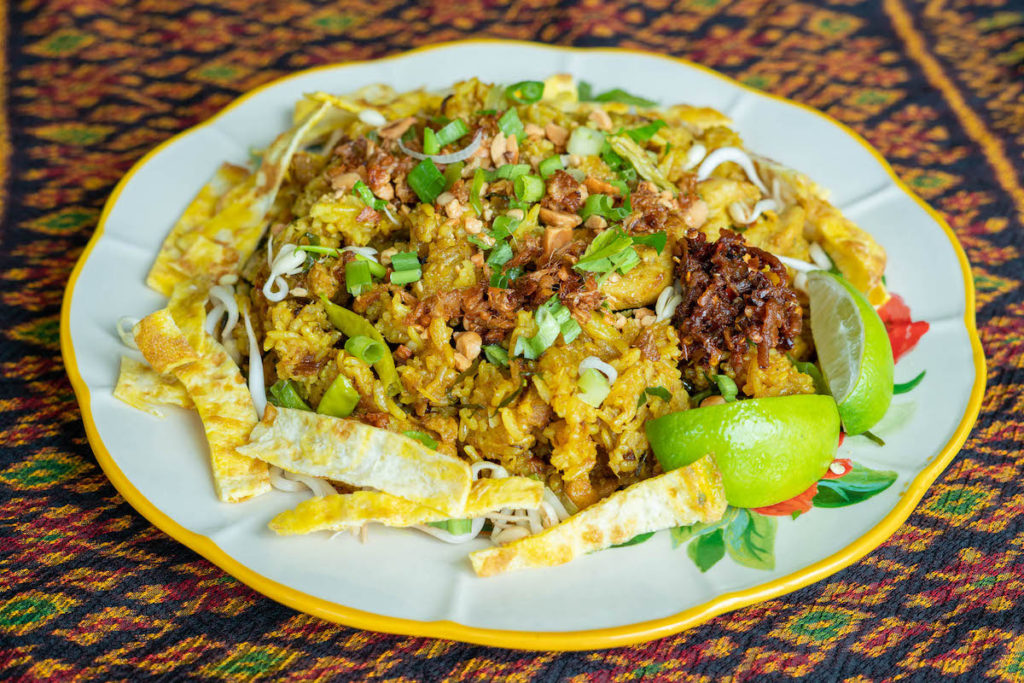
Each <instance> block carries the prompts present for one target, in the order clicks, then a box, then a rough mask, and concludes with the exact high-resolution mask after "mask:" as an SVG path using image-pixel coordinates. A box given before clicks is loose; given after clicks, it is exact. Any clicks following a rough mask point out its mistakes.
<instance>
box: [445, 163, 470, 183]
mask: <svg viewBox="0 0 1024 683" xmlns="http://www.w3.org/2000/svg"><path fill="white" fill-rule="evenodd" d="M465 166H466V162H464V161H456V162H455V163H454V164H448V166H446V167H445V169H444V183H445V185H444V187H445V189H446V190H450V189H451V187H452V185H454V184H455V182H456V181H457V180H459V179H460V178H462V169H463V168H464V167H465Z"/></svg>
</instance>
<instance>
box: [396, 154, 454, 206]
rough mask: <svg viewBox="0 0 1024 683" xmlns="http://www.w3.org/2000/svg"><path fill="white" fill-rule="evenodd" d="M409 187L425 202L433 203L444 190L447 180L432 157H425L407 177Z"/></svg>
mask: <svg viewBox="0 0 1024 683" xmlns="http://www.w3.org/2000/svg"><path fill="white" fill-rule="evenodd" d="M406 182H408V183H409V187H411V188H412V191H413V192H415V193H416V196H417V197H419V198H420V201H421V202H424V203H425V204H433V203H434V200H435V199H437V196H438V195H439V194H441V193H442V192H444V189H445V186H446V185H447V182H446V181H445V177H444V175H442V174H441V172H440V171H439V170H437V166H435V165H434V162H433V161H431V160H430V159H424V160H423V161H421V162H420V163H418V164H416V167H415V168H414V169H412V170H411V171H410V172H409V175H408V176H407V177H406Z"/></svg>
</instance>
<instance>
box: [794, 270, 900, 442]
mask: <svg viewBox="0 0 1024 683" xmlns="http://www.w3.org/2000/svg"><path fill="white" fill-rule="evenodd" d="M807 293H808V296H809V297H810V300H811V333H812V334H813V335H814V345H815V347H817V350H818V361H819V362H820V363H821V370H822V373H823V374H824V375H825V381H826V382H828V387H829V391H831V392H832V396H833V397H834V398H835V400H836V403H837V404H838V405H839V417H840V418H842V421H843V428H844V429H845V430H846V433H847V434H861V433H863V432H866V431H867V430H869V429H871V428H872V427H874V426H875V424H877V423H878V421H879V420H881V419H882V417H883V416H884V415H885V412H886V411H887V410H888V409H889V403H890V402H892V375H893V360H892V347H891V346H890V345H889V336H888V335H887V334H886V332H885V325H884V324H883V323H882V319H881V318H879V317H878V313H876V312H875V309H874V308H873V307H872V306H871V304H869V303H868V300H867V299H866V298H864V295H863V294H861V293H860V292H859V291H857V289H856V288H855V287H854V286H853V285H851V284H850V283H849V282H847V281H846V280H845V279H843V278H841V277H839V276H837V275H833V274H832V273H827V272H825V271H823V270H819V271H814V272H811V273H808V274H807Z"/></svg>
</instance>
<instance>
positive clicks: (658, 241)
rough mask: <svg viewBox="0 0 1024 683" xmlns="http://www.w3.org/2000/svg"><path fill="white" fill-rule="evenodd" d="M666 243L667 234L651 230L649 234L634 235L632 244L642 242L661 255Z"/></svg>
mask: <svg viewBox="0 0 1024 683" xmlns="http://www.w3.org/2000/svg"><path fill="white" fill-rule="evenodd" d="M667 243H668V235H667V234H665V232H664V231H662V232H653V233H651V234H650V235H634V236H633V244H643V245H644V246H647V247H651V248H652V249H654V251H656V252H658V254H659V255H661V252H663V251H664V250H665V245H666V244H667Z"/></svg>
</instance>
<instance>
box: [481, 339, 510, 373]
mask: <svg viewBox="0 0 1024 683" xmlns="http://www.w3.org/2000/svg"><path fill="white" fill-rule="evenodd" d="M484 355H485V356H487V361H488V362H490V363H493V364H494V365H500V366H501V367H503V368H507V367H508V351H506V350H505V349H504V348H502V347H500V346H498V345H497V344H488V345H487V346H485V347H484Z"/></svg>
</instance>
